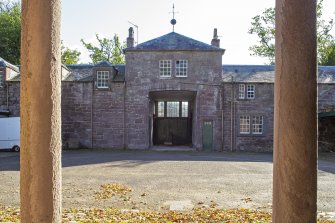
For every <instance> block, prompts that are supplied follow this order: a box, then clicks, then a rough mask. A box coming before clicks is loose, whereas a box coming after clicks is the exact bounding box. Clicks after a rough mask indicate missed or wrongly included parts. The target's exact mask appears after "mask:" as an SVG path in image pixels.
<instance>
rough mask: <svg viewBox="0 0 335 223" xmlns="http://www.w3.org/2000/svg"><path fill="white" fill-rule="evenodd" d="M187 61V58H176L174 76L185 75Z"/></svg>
mask: <svg viewBox="0 0 335 223" xmlns="http://www.w3.org/2000/svg"><path fill="white" fill-rule="evenodd" d="M187 69H188V61H187V60H176V62H175V72H176V77H187Z"/></svg>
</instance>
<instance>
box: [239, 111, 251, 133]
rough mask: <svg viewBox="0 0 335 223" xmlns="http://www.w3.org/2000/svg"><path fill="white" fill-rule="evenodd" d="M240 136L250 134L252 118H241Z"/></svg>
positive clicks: (247, 116) (243, 116)
mask: <svg viewBox="0 0 335 223" xmlns="http://www.w3.org/2000/svg"><path fill="white" fill-rule="evenodd" d="M240 134H250V116H249V115H241V116H240Z"/></svg>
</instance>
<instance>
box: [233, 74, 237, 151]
mask: <svg viewBox="0 0 335 223" xmlns="http://www.w3.org/2000/svg"><path fill="white" fill-rule="evenodd" d="M236 103H237V102H236V99H235V82H234V80H233V147H232V150H235V149H236V130H235V129H236Z"/></svg>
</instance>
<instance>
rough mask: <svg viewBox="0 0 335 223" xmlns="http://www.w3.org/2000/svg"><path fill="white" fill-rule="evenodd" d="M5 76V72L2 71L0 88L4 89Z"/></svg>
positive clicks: (0, 73) (0, 72)
mask: <svg viewBox="0 0 335 223" xmlns="http://www.w3.org/2000/svg"><path fill="white" fill-rule="evenodd" d="M4 82H5V81H4V75H3V72H2V71H0V87H3V85H4Z"/></svg>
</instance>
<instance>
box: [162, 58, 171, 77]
mask: <svg viewBox="0 0 335 223" xmlns="http://www.w3.org/2000/svg"><path fill="white" fill-rule="evenodd" d="M171 74H172V61H171V60H160V61H159V76H160V77H171Z"/></svg>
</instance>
